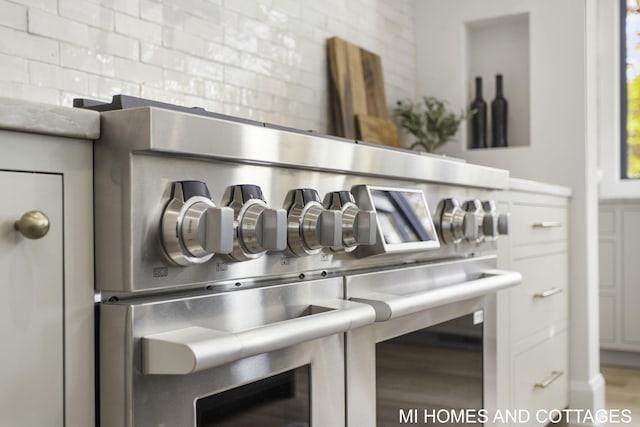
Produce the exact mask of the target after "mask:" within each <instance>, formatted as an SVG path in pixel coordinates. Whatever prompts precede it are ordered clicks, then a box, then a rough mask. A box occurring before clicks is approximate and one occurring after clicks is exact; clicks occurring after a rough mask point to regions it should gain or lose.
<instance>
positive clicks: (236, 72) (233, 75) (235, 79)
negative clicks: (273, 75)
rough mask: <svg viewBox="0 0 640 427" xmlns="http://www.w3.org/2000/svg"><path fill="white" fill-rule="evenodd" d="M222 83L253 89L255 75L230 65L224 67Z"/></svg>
mask: <svg viewBox="0 0 640 427" xmlns="http://www.w3.org/2000/svg"><path fill="white" fill-rule="evenodd" d="M224 82H225V83H229V84H232V85H236V86H239V87H246V88H250V89H255V87H256V73H254V72H251V71H247V70H243V69H242V68H237V67H233V66H231V65H225V66H224Z"/></svg>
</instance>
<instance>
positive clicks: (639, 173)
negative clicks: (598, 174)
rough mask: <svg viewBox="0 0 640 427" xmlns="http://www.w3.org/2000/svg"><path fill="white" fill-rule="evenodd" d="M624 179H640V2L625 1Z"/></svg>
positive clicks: (623, 4) (622, 10)
mask: <svg viewBox="0 0 640 427" xmlns="http://www.w3.org/2000/svg"><path fill="white" fill-rule="evenodd" d="M620 11H621V13H620V15H621V20H622V22H621V25H620V29H621V31H620V36H621V38H622V43H621V55H620V58H621V60H622V64H621V65H622V66H621V67H620V69H621V71H622V76H621V77H622V78H621V81H622V88H621V96H620V98H621V101H622V106H621V107H622V108H621V113H622V114H620V116H621V121H622V123H621V125H622V126H621V128H622V129H621V135H622V146H621V150H620V153H621V162H622V164H621V167H620V174H621V178H623V179H624V178H640V0H621V7H620Z"/></svg>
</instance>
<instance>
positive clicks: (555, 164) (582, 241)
mask: <svg viewBox="0 0 640 427" xmlns="http://www.w3.org/2000/svg"><path fill="white" fill-rule="evenodd" d="M597 1H599V0H565V1H554V0H485V1H482V2H478V1H474V0H450V1H447V2H442V1H439V0H421V1H418V2H416V55H417V58H416V62H417V67H418V68H417V70H418V72H417V79H418V80H417V88H418V92H417V93H418V94H419V95H435V96H438V97H442V98H445V99H447V100H449V101H450V102H451V104H452V105H453V106H454V107H455V108H462V107H466V104H467V92H466V90H467V85H468V84H469V82H468V81H467V80H468V77H467V76H466V70H467V68H466V66H467V64H466V58H467V57H468V55H467V52H465V49H466V44H465V43H466V30H465V23H468V22H471V21H477V20H484V19H491V18H495V17H501V16H509V15H515V14H524V13H528V14H529V26H530V27H529V38H530V40H529V43H530V44H529V51H530V58H529V63H530V73H529V75H530V117H529V119H530V132H531V135H530V145H529V146H526V147H510V148H506V149H487V150H468V149H467V148H466V147H467V144H466V141H465V139H466V129H464V128H463V129H462V131H461V135H460V138H459V141H458V142H453V143H450V144H448V145H447V146H446V147H445V148H444V150H443V151H444V152H445V153H447V154H449V155H452V156H456V157H462V158H465V159H467V160H469V161H471V162H474V163H480V164H486V165H489V166H496V167H500V168H505V169H509V170H511V171H512V176H516V177H518V178H526V179H533V180H539V181H544V182H550V183H553V184H561V185H566V186H569V187H571V189H572V191H573V197H572V200H571V213H570V222H571V224H570V232H571V243H570V244H571V247H570V263H571V266H570V268H571V269H570V271H571V319H570V330H571V354H570V366H571V369H570V380H571V383H570V389H571V390H570V392H571V395H570V405H571V407H573V408H589V409H599V408H601V407H603V405H604V383H603V379H602V376H601V375H600V372H599V343H598V266H597V265H598V237H597V236H598V223H597V220H598V214H597V211H598V204H597V182H596V169H597V164H596V163H597V126H596V118H597V109H596V95H595V93H596V91H595V88H596V86H597V85H596V80H595V71H596V63H597V61H596V56H595V54H594V53H593V52H594V51H595V46H596V44H597V38H596V21H597V14H596V7H597ZM605 1H609V0H605ZM507 36H508V35H507ZM514 60H517V59H514ZM505 90H506V97H507V99H508V98H509V93H508V89H505ZM485 99H486V98H485ZM489 99H491V98H489Z"/></svg>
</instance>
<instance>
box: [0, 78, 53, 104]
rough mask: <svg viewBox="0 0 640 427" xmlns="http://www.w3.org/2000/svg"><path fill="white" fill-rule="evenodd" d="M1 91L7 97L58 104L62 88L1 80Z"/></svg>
mask: <svg viewBox="0 0 640 427" xmlns="http://www.w3.org/2000/svg"><path fill="white" fill-rule="evenodd" d="M0 93H1V94H2V96H4V97H7V98H18V99H24V100H26V101H34V102H44V103H45V104H57V103H59V102H60V90H58V89H53V88H48V87H39V86H32V85H30V84H26V83H19V82H10V81H0Z"/></svg>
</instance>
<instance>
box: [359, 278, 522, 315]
mask: <svg viewBox="0 0 640 427" xmlns="http://www.w3.org/2000/svg"><path fill="white" fill-rule="evenodd" d="M521 281H522V275H521V274H520V273H518V272H515V271H502V270H489V271H486V272H484V274H482V276H481V278H479V279H475V280H470V281H467V282H463V283H460V284H458V285H451V286H443V287H441V288H436V289H430V290H427V291H422V292H416V293H411V294H407V295H402V296H399V295H392V294H383V293H371V294H367V295H363V296H361V297H356V298H351V301H356V302H362V303H365V304H369V305H370V306H372V307H373V308H374V310H375V311H376V322H383V321H385V320H389V319H393V318H396V317H400V316H406V315H408V314H413V313H417V312H419V311H423V310H426V309H429V308H432V307H436V306H439V305H443V304H449V303H452V302H457V301H462V300H465V299H469V298H475V297H478V296H483V295H487V294H490V293H494V292H497V291H499V290H500V289H504V288H507V287H510V286H515V285H517V284H518V283H520V282H521Z"/></svg>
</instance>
